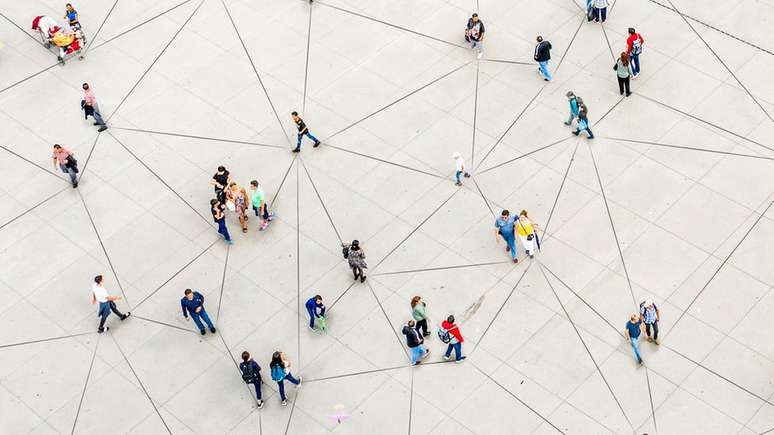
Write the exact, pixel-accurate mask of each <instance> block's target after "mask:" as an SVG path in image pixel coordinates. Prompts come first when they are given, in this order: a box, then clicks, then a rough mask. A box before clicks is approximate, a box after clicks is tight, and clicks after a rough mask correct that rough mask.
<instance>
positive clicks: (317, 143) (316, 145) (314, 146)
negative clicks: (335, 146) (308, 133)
mask: <svg viewBox="0 0 774 435" xmlns="http://www.w3.org/2000/svg"><path fill="white" fill-rule="evenodd" d="M321 143H322V142H320V141H319V140H318V141H317V142H315V143H314V145H312V147H313V148H317V147H319V146H320V144H321Z"/></svg>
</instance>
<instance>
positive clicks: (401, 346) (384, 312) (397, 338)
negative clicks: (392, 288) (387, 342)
mask: <svg viewBox="0 0 774 435" xmlns="http://www.w3.org/2000/svg"><path fill="white" fill-rule="evenodd" d="M366 285H368V289H369V290H371V294H372V295H373V296H374V299H375V300H376V303H377V304H379V308H380V309H381V310H382V314H384V320H385V321H386V322H387V327H388V328H390V331H392V333H393V335H395V340H397V341H398V346H399V347H400V348H401V350H403V352H404V353H405V354H406V356H407V357H411V355H410V354H409V351H408V349H407V348H405V347H404V346H403V342H402V341H401V339H400V337H399V336H398V333H397V331H396V330H395V327H393V325H392V322H390V316H388V315H387V311H386V310H385V309H384V305H382V301H380V300H379V297H378V296H376V292H375V291H374V288H373V286H372V285H371V282H370V281H366Z"/></svg>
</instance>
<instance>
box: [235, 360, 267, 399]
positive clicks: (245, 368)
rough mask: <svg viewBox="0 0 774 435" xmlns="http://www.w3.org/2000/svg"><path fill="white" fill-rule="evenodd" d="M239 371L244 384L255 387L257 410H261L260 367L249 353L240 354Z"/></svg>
mask: <svg viewBox="0 0 774 435" xmlns="http://www.w3.org/2000/svg"><path fill="white" fill-rule="evenodd" d="M239 371H240V372H242V380H243V381H245V384H248V385H250V384H253V386H254V387H255V398H256V400H258V409H261V408H263V399H262V398H261V383H262V382H261V366H259V365H258V363H257V362H255V360H254V359H252V358H251V357H250V352H248V351H244V352H242V362H241V363H239Z"/></svg>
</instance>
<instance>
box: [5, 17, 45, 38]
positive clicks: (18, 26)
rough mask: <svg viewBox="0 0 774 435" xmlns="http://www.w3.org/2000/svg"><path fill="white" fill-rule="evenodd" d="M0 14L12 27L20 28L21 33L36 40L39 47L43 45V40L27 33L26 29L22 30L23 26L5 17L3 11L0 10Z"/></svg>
mask: <svg viewBox="0 0 774 435" xmlns="http://www.w3.org/2000/svg"><path fill="white" fill-rule="evenodd" d="M0 16H2V17H3V18H5V19H6V21H8V22H9V23H11V24H13V26H14V27H16V28H17V29H19V30H21V31H22V33H24V34H25V35H27V36H29V37H30V38H31V39H32V40H33V41H35V42H36V43H37V44H38V45H40V46H41V47H43V46H44V45H43V42H41V41H40V40H39V39H38V38H36V37H35V36H33V35H31V34H30V33H28V32H27V31H26V30H24V28H23V27H21V26H20V25H18V24H16V23H15V22H14V21H13V20H11V19H10V18H8V17H7V16H6V15H5V14H4V13H2V12H0Z"/></svg>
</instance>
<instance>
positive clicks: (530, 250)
mask: <svg viewBox="0 0 774 435" xmlns="http://www.w3.org/2000/svg"><path fill="white" fill-rule="evenodd" d="M519 240H521V245H522V246H524V250H525V251H526V252H527V255H535V251H534V245H535V238H534V237H533V238H532V240H527V236H522V235H521V234H519Z"/></svg>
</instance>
